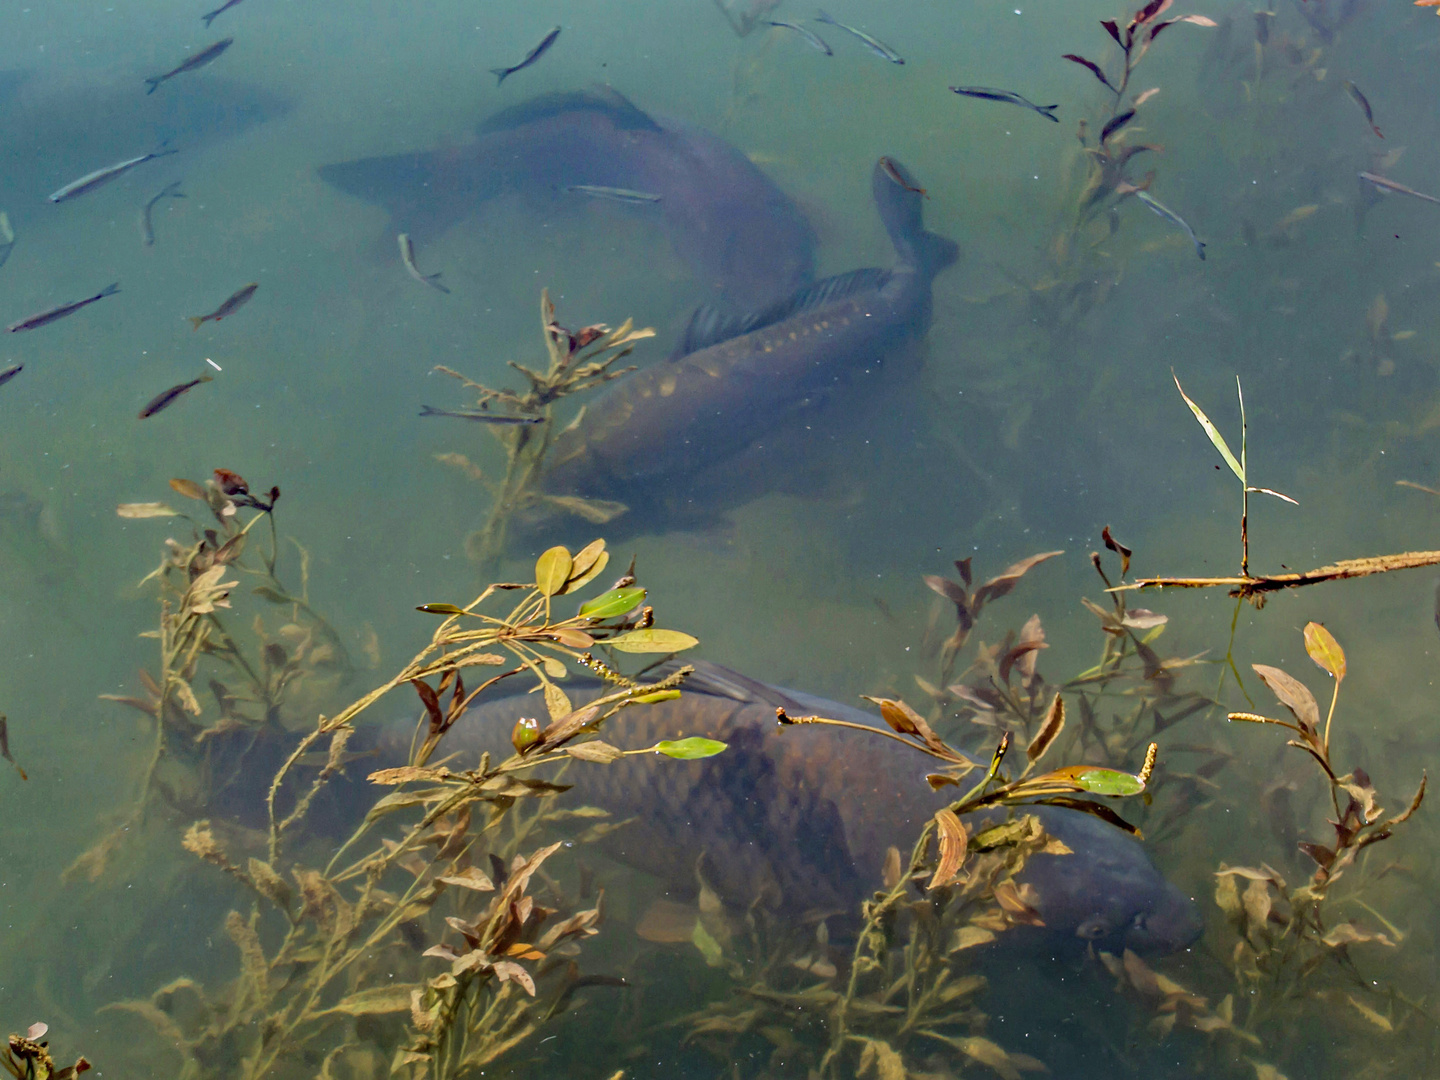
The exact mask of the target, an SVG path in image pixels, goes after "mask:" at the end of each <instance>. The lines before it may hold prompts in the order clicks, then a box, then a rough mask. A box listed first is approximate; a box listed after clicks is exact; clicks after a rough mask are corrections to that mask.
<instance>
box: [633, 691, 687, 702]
mask: <svg viewBox="0 0 1440 1080" xmlns="http://www.w3.org/2000/svg"><path fill="white" fill-rule="evenodd" d="M679 696H680V691H679V690H656V691H655V692H654V693H653V694H641V695H640V696H639V697H632V698H631V699H630V700H631V701H632V702H634V703H635V704H636V705H654V704H655V703H656V702H658V701H674V700H675V699H676V698H678V697H679Z"/></svg>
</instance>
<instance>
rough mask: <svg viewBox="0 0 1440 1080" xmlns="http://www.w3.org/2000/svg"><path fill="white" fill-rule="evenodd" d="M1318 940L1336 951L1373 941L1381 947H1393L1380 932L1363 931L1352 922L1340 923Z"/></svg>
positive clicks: (1393, 944) (1391, 942)
mask: <svg viewBox="0 0 1440 1080" xmlns="http://www.w3.org/2000/svg"><path fill="white" fill-rule="evenodd" d="M1320 940H1321V941H1323V942H1324V943H1325V944H1326V945H1329V946H1330V947H1331V948H1332V949H1338V948H1340V947H1342V946H1345V945H1362V944H1364V943H1365V942H1367V941H1374V942H1378V943H1379V944H1381V945H1388V946H1389V947H1390V948H1392V949H1393V948H1394V947H1395V942H1393V941H1391V940H1390V939H1389V938H1388V937H1386V936H1385V935H1384V934H1382V933H1380V931H1378V930H1363V929H1361V928H1360V927H1359V926H1356V925H1355V924H1354V923H1353V922H1344V923H1341V924H1340V925H1339V926H1337V927H1335V929H1334V930H1331V931H1330V932H1329V933H1328V934H1326V935H1325V936H1324V937H1323V938H1321V939H1320Z"/></svg>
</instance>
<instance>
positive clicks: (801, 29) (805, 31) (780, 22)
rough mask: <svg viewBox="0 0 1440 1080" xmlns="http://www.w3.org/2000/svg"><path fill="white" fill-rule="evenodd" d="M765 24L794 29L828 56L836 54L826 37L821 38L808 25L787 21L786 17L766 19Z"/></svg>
mask: <svg viewBox="0 0 1440 1080" xmlns="http://www.w3.org/2000/svg"><path fill="white" fill-rule="evenodd" d="M765 25H766V26H778V27H780V28H782V29H784V30H794V31H795V33H797V34H799V35H800V36H801V37H802V38H804V39H805V40H806V42H807V43H809V44H810V45H811V46H813V47H814V48H816V49H819V50H820V51H821V52H822V53H824V54H825V55H826V56H834V55H835V51H834V50H833V49H831V48H830V46H829V45H826V44H825V41H824V39H823V38H821V37H820V35H819V34H817V33H815V31H814V30H811V29H810V28H809V27H808V26H801V25H800V24H799V23H793V22H786V21H785V20H784V19H766V20H765Z"/></svg>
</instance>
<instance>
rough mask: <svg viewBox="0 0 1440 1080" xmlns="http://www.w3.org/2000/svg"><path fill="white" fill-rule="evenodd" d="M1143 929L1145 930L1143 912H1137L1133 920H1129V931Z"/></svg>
mask: <svg viewBox="0 0 1440 1080" xmlns="http://www.w3.org/2000/svg"><path fill="white" fill-rule="evenodd" d="M1145 928H1146V927H1145V912H1143V911H1142V912H1139V913H1138V914H1137V915H1136V916H1135V918H1133V919H1131V920H1130V929H1131V930H1144V929H1145Z"/></svg>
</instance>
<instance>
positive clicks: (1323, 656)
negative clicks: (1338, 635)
mask: <svg viewBox="0 0 1440 1080" xmlns="http://www.w3.org/2000/svg"><path fill="white" fill-rule="evenodd" d="M1305 651H1306V652H1307V653H1309V654H1310V659H1311V660H1314V661H1315V663H1317V664H1319V665H1320V666H1321V667H1322V668H1324V669H1325V670H1326V671H1328V672H1329V673H1330V674H1331V675H1334V676H1335V679H1336V681H1337V682H1340V681H1343V680H1344V678H1345V650H1344V649H1342V648H1341V647H1340V643H1339V642H1338V641H1336V640H1335V635H1334V634H1332V633H1330V631H1329V630H1326V629H1325V627H1323V626H1321V625H1320V624H1319V623H1318V622H1311V623H1306V624H1305Z"/></svg>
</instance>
